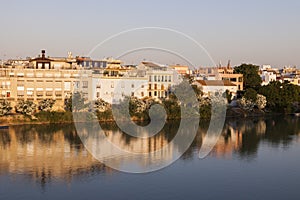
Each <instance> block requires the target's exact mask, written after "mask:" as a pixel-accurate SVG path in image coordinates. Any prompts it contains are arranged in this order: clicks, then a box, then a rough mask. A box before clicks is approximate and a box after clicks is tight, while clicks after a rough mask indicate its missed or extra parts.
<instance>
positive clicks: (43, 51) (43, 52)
mask: <svg viewBox="0 0 300 200" xmlns="http://www.w3.org/2000/svg"><path fill="white" fill-rule="evenodd" d="M45 53H46V51H45V50H42V58H45Z"/></svg>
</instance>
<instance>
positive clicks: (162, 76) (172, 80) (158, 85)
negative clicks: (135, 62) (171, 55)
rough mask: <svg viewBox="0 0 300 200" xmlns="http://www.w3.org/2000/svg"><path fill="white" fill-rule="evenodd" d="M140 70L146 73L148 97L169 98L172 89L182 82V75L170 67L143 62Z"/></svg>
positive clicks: (139, 67)
mask: <svg viewBox="0 0 300 200" xmlns="http://www.w3.org/2000/svg"><path fill="white" fill-rule="evenodd" d="M138 69H139V70H145V72H146V76H147V79H148V96H149V97H152V98H156V99H157V98H165V97H167V96H168V94H169V91H170V89H171V87H173V86H175V85H178V84H180V83H181V82H182V77H181V75H180V74H179V73H178V72H177V71H176V70H175V69H173V68H171V67H168V66H162V65H159V64H156V63H153V62H142V63H141V64H140V65H139V66H138Z"/></svg>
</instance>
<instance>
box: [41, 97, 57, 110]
mask: <svg viewBox="0 0 300 200" xmlns="http://www.w3.org/2000/svg"><path fill="white" fill-rule="evenodd" d="M54 104H55V100H54V99H44V100H42V101H40V102H39V105H38V109H39V110H40V111H50V110H51V109H52V107H53V105H54Z"/></svg>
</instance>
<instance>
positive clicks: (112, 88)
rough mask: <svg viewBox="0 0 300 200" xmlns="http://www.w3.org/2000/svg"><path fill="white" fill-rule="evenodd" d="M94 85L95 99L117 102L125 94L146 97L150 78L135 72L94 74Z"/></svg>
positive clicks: (93, 93)
mask: <svg viewBox="0 0 300 200" xmlns="http://www.w3.org/2000/svg"><path fill="white" fill-rule="evenodd" d="M92 85H93V91H92V95H93V96H92V98H93V99H94V100H95V99H98V98H101V99H103V100H104V101H106V102H108V103H111V104H116V103H120V101H122V100H123V99H124V97H125V96H135V97H137V98H144V97H146V96H147V86H148V80H147V77H146V76H138V75H137V74H134V73H127V74H125V75H124V76H122V77H115V76H96V75H94V76H93V78H92Z"/></svg>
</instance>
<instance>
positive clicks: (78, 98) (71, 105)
mask: <svg viewBox="0 0 300 200" xmlns="http://www.w3.org/2000/svg"><path fill="white" fill-rule="evenodd" d="M84 108H85V104H84V98H83V97H82V95H81V93H80V92H75V93H74V94H72V95H71V96H70V98H67V99H65V110H66V111H70V112H72V111H80V110H82V109H84Z"/></svg>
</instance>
